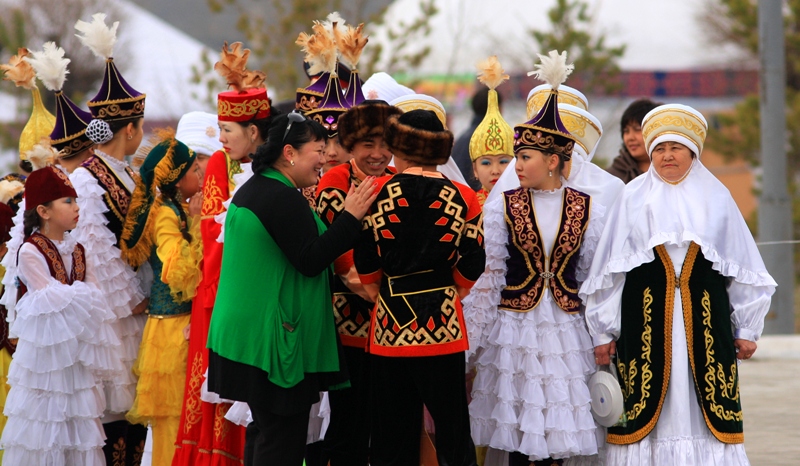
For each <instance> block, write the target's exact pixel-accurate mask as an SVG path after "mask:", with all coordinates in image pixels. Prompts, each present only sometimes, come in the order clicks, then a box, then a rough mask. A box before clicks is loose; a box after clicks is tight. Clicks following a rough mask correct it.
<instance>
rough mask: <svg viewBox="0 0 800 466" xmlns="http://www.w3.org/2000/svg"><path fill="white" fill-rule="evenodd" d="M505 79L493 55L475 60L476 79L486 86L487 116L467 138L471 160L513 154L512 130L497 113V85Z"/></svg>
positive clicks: (498, 109)
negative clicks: (487, 92)
mask: <svg viewBox="0 0 800 466" xmlns="http://www.w3.org/2000/svg"><path fill="white" fill-rule="evenodd" d="M506 80H508V75H507V74H504V70H503V67H502V66H501V65H500V62H499V61H498V60H497V56H495V55H493V56H491V57H489V58H488V59H487V60H485V61H483V62H481V63H479V64H478V81H480V82H481V84H484V85H486V86H487V87H488V88H489V97H488V99H489V102H488V105H487V106H486V116H484V117H483V121H481V123H480V124H479V125H478V127H477V128H475V132H474V133H472V137H471V138H470V139H469V158H470V159H472V161H473V162H474V161H475V160H477V159H478V158H479V157H483V156H484V155H509V156H511V155H514V131H513V130H512V129H511V126H510V125H509V124H508V123H507V122H506V120H505V119H504V118H503V115H501V114H500V106H499V105H498V104H497V91H496V90H495V89H496V88H497V86H499V85H500V84H502V83H503V82H505V81H506Z"/></svg>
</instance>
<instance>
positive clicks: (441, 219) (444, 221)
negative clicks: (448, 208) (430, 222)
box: [436, 201, 449, 227]
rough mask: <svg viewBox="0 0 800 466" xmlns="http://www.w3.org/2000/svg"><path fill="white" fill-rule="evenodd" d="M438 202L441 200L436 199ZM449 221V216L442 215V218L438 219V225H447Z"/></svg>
mask: <svg viewBox="0 0 800 466" xmlns="http://www.w3.org/2000/svg"><path fill="white" fill-rule="evenodd" d="M436 202H439V201H436ZM448 221H449V219H448V218H447V217H442V218H440V219H439V220H437V221H436V225H438V226H440V227H443V226H445V225H447V222H448Z"/></svg>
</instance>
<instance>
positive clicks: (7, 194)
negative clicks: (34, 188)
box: [0, 180, 25, 204]
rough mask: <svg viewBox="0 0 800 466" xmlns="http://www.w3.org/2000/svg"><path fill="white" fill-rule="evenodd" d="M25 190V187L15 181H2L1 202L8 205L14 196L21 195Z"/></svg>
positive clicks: (0, 183) (0, 188) (0, 187)
mask: <svg viewBox="0 0 800 466" xmlns="http://www.w3.org/2000/svg"><path fill="white" fill-rule="evenodd" d="M24 189H25V185H24V184H22V183H20V182H19V181H15V180H11V181H9V180H3V181H0V202H2V203H3V204H8V201H10V200H11V198H13V197H14V196H16V195H17V194H19V193H21V192H22V191H23V190H24Z"/></svg>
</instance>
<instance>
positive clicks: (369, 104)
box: [339, 100, 403, 151]
mask: <svg viewBox="0 0 800 466" xmlns="http://www.w3.org/2000/svg"><path fill="white" fill-rule="evenodd" d="M401 113H403V111H402V110H400V109H399V108H397V107H392V106H391V105H389V104H387V103H386V102H384V101H382V100H365V101H364V102H362V103H361V104H359V105H356V106H355V107H351V108H350V110H348V111H347V112H345V113H344V114H343V115H342V116H340V117H339V144H341V145H342V147H344V148H345V150H347V151H351V150H353V146H355V145H356V143H357V142H358V141H360V140H362V139H365V138H368V137H374V136H384V129H385V128H386V121H387V120H388V119H389V117H391V116H392V115H400V114H401Z"/></svg>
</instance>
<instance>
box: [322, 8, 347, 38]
mask: <svg viewBox="0 0 800 466" xmlns="http://www.w3.org/2000/svg"><path fill="white" fill-rule="evenodd" d="M344 23H345V20H344V18H342V15H340V14H339V12H338V11H334V12H333V13H331V14H329V15H328V17H327V18H325V21H323V22H322V25H323V26H325V29H327V30H328V32H330V33H331V35H335V33H334V32H333V25H334V24H336V29H337V30H339V33H340V34H341V33H343V32H344V31H345V29H346V27H345V25H344Z"/></svg>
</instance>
